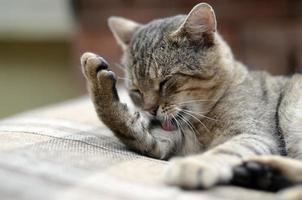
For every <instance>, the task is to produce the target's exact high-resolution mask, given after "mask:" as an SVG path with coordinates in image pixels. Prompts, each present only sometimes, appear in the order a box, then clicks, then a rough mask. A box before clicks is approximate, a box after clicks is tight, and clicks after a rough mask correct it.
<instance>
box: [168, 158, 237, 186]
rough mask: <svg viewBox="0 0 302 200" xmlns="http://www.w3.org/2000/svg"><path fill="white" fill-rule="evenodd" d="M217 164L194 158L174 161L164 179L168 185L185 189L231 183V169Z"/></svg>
mask: <svg viewBox="0 0 302 200" xmlns="http://www.w3.org/2000/svg"><path fill="white" fill-rule="evenodd" d="M216 164H217V163H216ZM216 164H214V163H213V162H207V160H206V159H205V160H202V159H198V158H194V157H188V158H176V159H172V160H171V162H170V163H169V165H168V167H167V168H166V171H165V174H164V176H165V177H164V178H165V181H166V183H168V184H170V185H175V186H180V187H182V188H185V189H197V188H202V189H206V188H210V187H212V186H214V185H216V184H219V183H227V182H229V181H230V180H231V177H232V171H231V168H230V167H229V166H227V165H226V166H221V165H216Z"/></svg>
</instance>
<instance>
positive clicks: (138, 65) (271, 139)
mask: <svg viewBox="0 0 302 200" xmlns="http://www.w3.org/2000/svg"><path fill="white" fill-rule="evenodd" d="M109 25H110V27H111V30H112V31H113V33H114V36H115V38H116V39H117V42H118V43H119V44H120V45H121V46H122V48H123V50H124V54H123V58H122V65H124V66H125V68H126V72H127V78H128V80H129V81H128V82H127V85H128V89H129V93H130V96H131V98H132V99H133V101H134V103H135V104H136V105H137V106H138V107H139V108H141V110H144V111H146V112H143V111H139V110H137V111H134V112H131V111H129V109H128V108H127V106H126V105H124V104H122V103H120V102H119V99H118V94H117V91H116V89H115V75H114V73H113V72H111V71H108V64H107V63H106V61H105V60H104V59H102V58H101V57H99V56H97V55H95V54H92V53H86V54H84V55H83V56H82V59H81V62H82V66H83V72H84V75H85V77H86V78H87V80H88V88H89V90H90V94H91V97H92V100H93V102H94V104H95V108H96V111H97V114H98V116H99V117H100V119H101V120H102V121H103V122H104V123H105V124H106V125H107V126H108V127H109V128H110V129H111V130H112V131H113V132H114V133H115V135H116V136H117V137H118V138H119V139H120V140H121V141H122V142H123V143H125V144H126V145H127V146H128V147H129V148H131V149H133V150H135V151H138V152H140V153H142V154H145V155H148V156H151V157H155V158H160V159H168V158H171V157H172V156H186V157H184V158H176V159H175V158H174V159H173V160H172V161H171V163H170V165H169V167H168V169H167V170H166V175H165V177H166V181H167V183H170V184H172V185H178V186H181V187H186V188H197V187H203V188H208V187H211V186H213V185H215V184H218V183H228V182H230V181H231V180H232V178H234V177H235V176H236V172H234V168H235V167H236V166H238V165H241V164H243V163H244V162H252V163H253V162H257V163H258V164H259V163H261V164H265V165H267V163H269V162H270V161H271V162H272V163H275V161H276V160H278V159H281V157H278V158H277V159H276V157H274V156H271V157H262V156H261V155H279V156H289V157H291V158H302V129H301V130H299V128H301V127H302V114H300V113H302V77H301V76H300V75H295V76H293V77H289V78H286V77H282V76H280V77H273V76H271V75H269V74H267V73H265V72H249V71H248V70H247V69H246V67H245V66H244V65H242V64H241V63H239V62H238V61H236V60H235V59H234V58H233V55H232V52H231V50H230V48H229V47H228V45H227V44H226V43H225V42H224V41H223V39H222V38H221V37H220V36H219V34H218V33H217V32H216V19H215V15H214V12H213V10H212V9H211V7H210V6H209V5H207V4H198V5H197V6H195V7H194V8H193V10H192V11H191V12H190V13H189V14H188V16H182V15H181V16H175V17H170V18H166V19H161V20H155V21H152V22H150V23H149V24H146V25H140V24H137V23H135V22H133V21H129V20H126V19H123V18H116V17H114V18H111V19H110V20H109ZM146 113H149V114H146ZM154 122H155V123H154ZM255 156H259V157H255ZM280 163H281V164H280V165H276V164H275V165H274V166H273V168H274V169H275V168H278V166H280V169H278V170H277V171H278V173H279V174H280V173H281V171H282V170H283V168H284V166H286V167H288V165H287V164H284V163H287V162H284V160H282V159H281V162H280ZM294 163H298V164H297V167H296V168H295V169H297V170H296V172H297V173H301V172H302V164H301V163H299V162H294ZM281 166H282V167H281ZM300 168H301V169H300ZM259 169H260V168H259ZM245 170H250V168H249V167H246V168H245ZM299 170H300V171H299ZM283 174H284V173H283ZM285 174H286V173H285ZM287 175H288V174H287ZM292 177H295V178H297V176H294V175H293V174H291V175H288V176H287V178H292ZM300 181H302V178H301V177H300V179H299V178H297V180H295V182H300Z"/></svg>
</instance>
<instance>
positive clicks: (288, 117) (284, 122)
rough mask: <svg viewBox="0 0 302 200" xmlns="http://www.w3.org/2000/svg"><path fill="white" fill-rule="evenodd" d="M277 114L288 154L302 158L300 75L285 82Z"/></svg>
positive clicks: (301, 78) (301, 82)
mask: <svg viewBox="0 0 302 200" xmlns="http://www.w3.org/2000/svg"><path fill="white" fill-rule="evenodd" d="M278 116H279V124H280V129H281V131H282V133H283V135H284V141H285V145H286V148H287V154H288V156H289V157H291V158H295V159H300V160H302V75H300V74H296V75H294V76H293V77H292V78H291V79H290V80H289V81H288V83H287V84H286V86H285V88H284V92H283V95H282V101H281V104H280V107H279V110H278Z"/></svg>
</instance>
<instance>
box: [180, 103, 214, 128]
mask: <svg viewBox="0 0 302 200" xmlns="http://www.w3.org/2000/svg"><path fill="white" fill-rule="evenodd" d="M176 109H177V110H179V111H182V112H184V113H185V114H187V115H189V116H191V117H193V118H194V119H196V120H197V121H198V122H199V123H200V124H201V125H203V127H204V128H205V129H206V130H207V131H208V133H210V130H209V129H208V127H207V126H206V125H205V124H204V123H202V121H201V120H200V119H198V118H197V117H196V116H194V115H192V114H191V113H189V112H187V111H186V110H183V109H180V108H177V107H176Z"/></svg>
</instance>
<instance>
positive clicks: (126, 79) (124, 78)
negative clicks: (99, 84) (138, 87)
mask: <svg viewBox="0 0 302 200" xmlns="http://www.w3.org/2000/svg"><path fill="white" fill-rule="evenodd" d="M117 79H120V80H124V81H130V79H129V78H126V77H120V76H118V77H117Z"/></svg>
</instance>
